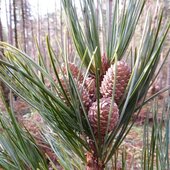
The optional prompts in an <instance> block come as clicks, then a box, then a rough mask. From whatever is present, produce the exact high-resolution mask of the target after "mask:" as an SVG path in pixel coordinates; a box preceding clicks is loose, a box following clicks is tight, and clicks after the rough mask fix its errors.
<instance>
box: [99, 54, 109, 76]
mask: <svg viewBox="0 0 170 170" xmlns="http://www.w3.org/2000/svg"><path fill="white" fill-rule="evenodd" d="M101 60H102V73H103V74H105V73H106V71H107V70H108V68H109V63H108V59H107V57H106V54H105V53H104V54H103V56H102V58H101Z"/></svg>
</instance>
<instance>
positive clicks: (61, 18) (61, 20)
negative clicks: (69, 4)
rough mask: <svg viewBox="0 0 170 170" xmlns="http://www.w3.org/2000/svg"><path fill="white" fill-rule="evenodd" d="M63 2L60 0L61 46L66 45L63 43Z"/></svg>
mask: <svg viewBox="0 0 170 170" xmlns="http://www.w3.org/2000/svg"><path fill="white" fill-rule="evenodd" d="M62 12H63V10H62V3H61V1H60V38H61V47H62V48H63V47H64V44H63V14H62Z"/></svg>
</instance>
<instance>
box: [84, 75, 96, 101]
mask: <svg viewBox="0 0 170 170" xmlns="http://www.w3.org/2000/svg"><path fill="white" fill-rule="evenodd" d="M85 87H86V89H87V91H88V92H89V95H90V98H91V99H92V100H93V101H95V100H96V80H95V78H94V77H91V76H89V77H88V78H87V79H86V80H85Z"/></svg>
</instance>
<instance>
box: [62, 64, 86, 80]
mask: <svg viewBox="0 0 170 170" xmlns="http://www.w3.org/2000/svg"><path fill="white" fill-rule="evenodd" d="M68 66H69V69H70V71H71V73H72V75H73V78H75V79H77V78H78V81H80V82H81V83H82V81H83V79H84V76H83V74H82V73H81V72H80V70H79V69H78V67H77V66H76V65H75V64H74V63H68ZM62 71H63V73H64V74H67V69H66V67H63V68H62ZM78 76H79V77H78Z"/></svg>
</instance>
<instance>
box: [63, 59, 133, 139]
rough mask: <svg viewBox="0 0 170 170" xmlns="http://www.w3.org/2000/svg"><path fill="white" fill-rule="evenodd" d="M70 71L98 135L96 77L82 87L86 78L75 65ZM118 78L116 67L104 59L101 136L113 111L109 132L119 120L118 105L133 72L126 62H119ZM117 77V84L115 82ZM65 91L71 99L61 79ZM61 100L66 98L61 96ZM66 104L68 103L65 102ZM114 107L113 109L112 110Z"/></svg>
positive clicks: (90, 77)
mask: <svg viewBox="0 0 170 170" xmlns="http://www.w3.org/2000/svg"><path fill="white" fill-rule="evenodd" d="M68 67H69V70H70V72H71V73H72V76H73V78H74V80H75V82H76V83H77V84H76V85H77V88H78V90H79V92H80V95H81V99H82V101H83V104H84V107H85V109H86V111H87V113H88V118H89V122H90V124H91V126H92V128H93V131H94V134H95V135H97V131H98V109H97V108H98V104H97V101H96V79H95V76H94V75H89V76H88V78H86V80H85V83H84V85H83V86H82V83H83V79H84V76H83V74H82V73H81V72H80V71H79V69H78V67H77V66H76V65H75V64H73V63H69V64H68ZM116 68H117V69H116V76H115V65H114V64H112V65H110V66H109V65H108V63H107V62H106V59H105V60H103V59H102V72H103V75H102V76H101V80H100V96H101V98H100V100H99V101H100V102H99V108H100V134H101V136H103V137H104V136H105V134H106V129H107V126H108V116H109V112H110V110H111V116H110V122H109V126H108V129H107V130H108V132H111V131H112V130H113V129H114V127H115V126H116V124H117V122H118V119H119V109H118V104H119V102H120V100H121V99H122V97H123V95H124V92H125V89H126V87H127V84H128V81H129V78H130V75H131V70H130V68H129V66H128V65H127V63H126V62H125V61H123V60H122V61H118V62H117V67H116ZM63 73H64V74H65V75H66V74H67V71H66V68H65V67H64V68H63ZM65 77H67V76H65ZM115 77H116V82H115ZM60 81H61V84H62V86H63V89H64V90H65V92H66V94H67V96H68V97H69V90H68V84H67V80H66V79H65V80H64V79H62V78H61V79H60ZM114 84H115V93H114V103H113V104H112V103H111V101H112V93H113V87H114ZM60 97H61V98H64V97H63V96H62V95H60ZM65 102H67V101H66V100H65ZM111 106H112V108H110V107H111Z"/></svg>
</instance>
